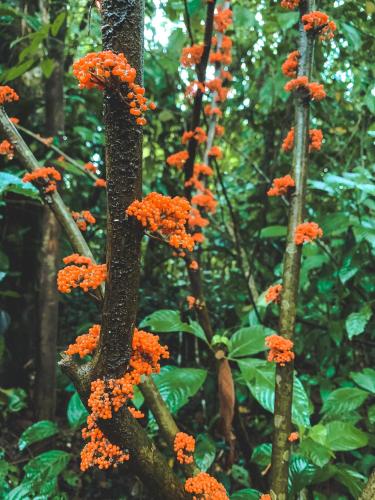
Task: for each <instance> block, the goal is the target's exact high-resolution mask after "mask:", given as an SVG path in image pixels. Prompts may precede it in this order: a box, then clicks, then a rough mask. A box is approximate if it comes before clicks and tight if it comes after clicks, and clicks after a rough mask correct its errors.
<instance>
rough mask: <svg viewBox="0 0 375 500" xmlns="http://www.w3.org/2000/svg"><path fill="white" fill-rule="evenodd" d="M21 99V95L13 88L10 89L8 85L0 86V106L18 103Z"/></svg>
mask: <svg viewBox="0 0 375 500" xmlns="http://www.w3.org/2000/svg"><path fill="white" fill-rule="evenodd" d="M19 98H20V97H19V95H18V94H17V92H16V91H15V90H14V89H12V87H8V85H1V86H0V106H3V105H4V104H5V103H6V102H12V101H18V100H19Z"/></svg>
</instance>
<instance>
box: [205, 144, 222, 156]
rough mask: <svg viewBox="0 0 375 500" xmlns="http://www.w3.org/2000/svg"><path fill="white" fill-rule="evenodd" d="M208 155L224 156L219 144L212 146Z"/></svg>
mask: <svg viewBox="0 0 375 500" xmlns="http://www.w3.org/2000/svg"><path fill="white" fill-rule="evenodd" d="M208 156H214V157H215V158H221V157H222V156H223V152H222V150H221V148H219V146H212V148H211V149H210V150H209V152H208Z"/></svg>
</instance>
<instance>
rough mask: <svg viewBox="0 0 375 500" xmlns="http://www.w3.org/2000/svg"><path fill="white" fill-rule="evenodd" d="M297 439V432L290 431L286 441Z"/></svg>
mask: <svg viewBox="0 0 375 500" xmlns="http://www.w3.org/2000/svg"><path fill="white" fill-rule="evenodd" d="M298 439H299V434H298V432H291V433H290V434H289V437H288V441H290V442H291V443H293V442H294V441H298Z"/></svg>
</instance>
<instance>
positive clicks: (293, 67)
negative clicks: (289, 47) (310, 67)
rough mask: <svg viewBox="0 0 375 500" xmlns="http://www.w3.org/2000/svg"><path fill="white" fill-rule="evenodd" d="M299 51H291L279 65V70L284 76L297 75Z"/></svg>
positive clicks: (293, 76) (292, 76) (291, 76)
mask: <svg viewBox="0 0 375 500" xmlns="http://www.w3.org/2000/svg"><path fill="white" fill-rule="evenodd" d="M300 55H301V54H300V53H299V51H298V50H294V51H293V52H291V53H290V54H289V55H288V57H287V59H286V60H285V62H284V63H283V64H282V66H281V71H282V72H283V74H284V75H285V76H288V77H289V78H295V77H296V76H297V69H298V60H299V58H300Z"/></svg>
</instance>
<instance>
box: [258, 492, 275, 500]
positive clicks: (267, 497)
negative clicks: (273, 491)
mask: <svg viewBox="0 0 375 500" xmlns="http://www.w3.org/2000/svg"><path fill="white" fill-rule="evenodd" d="M259 500H272V498H271V495H269V494H268V493H265V494H263V495H261V496H260V498H259Z"/></svg>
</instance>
